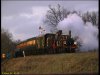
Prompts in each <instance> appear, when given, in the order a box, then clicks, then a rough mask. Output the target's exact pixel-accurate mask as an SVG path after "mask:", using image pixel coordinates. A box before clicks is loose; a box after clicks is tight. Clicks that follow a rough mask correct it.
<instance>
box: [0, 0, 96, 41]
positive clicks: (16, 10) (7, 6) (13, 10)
mask: <svg viewBox="0 0 100 75" xmlns="http://www.w3.org/2000/svg"><path fill="white" fill-rule="evenodd" d="M57 4H60V5H61V6H62V7H64V8H66V9H68V10H77V11H81V12H86V11H88V10H89V11H98V1H97V0H94V1H93V0H91V1H79V0H77V1H3V0H2V1H1V26H2V27H3V28H5V29H8V30H9V32H10V33H12V34H13V39H14V40H18V39H20V40H25V39H28V38H31V37H34V36H38V35H39V34H40V32H39V26H42V27H43V28H44V29H45V30H46V31H47V32H49V30H48V29H46V27H45V26H44V25H45V24H43V20H44V18H45V14H46V12H47V10H48V5H53V6H56V5H57Z"/></svg>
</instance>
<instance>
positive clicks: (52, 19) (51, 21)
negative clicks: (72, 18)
mask: <svg viewBox="0 0 100 75" xmlns="http://www.w3.org/2000/svg"><path fill="white" fill-rule="evenodd" d="M69 13H70V11H67V10H66V9H64V8H63V7H61V6H60V5H59V4H58V5H57V7H56V8H54V7H51V5H49V10H48V11H47V14H46V19H45V21H44V22H45V23H46V24H47V25H49V26H51V27H53V29H52V30H51V31H52V32H53V31H54V30H57V28H56V27H57V25H58V23H59V22H60V21H62V20H63V19H64V18H66V17H67V15H68V14H69Z"/></svg>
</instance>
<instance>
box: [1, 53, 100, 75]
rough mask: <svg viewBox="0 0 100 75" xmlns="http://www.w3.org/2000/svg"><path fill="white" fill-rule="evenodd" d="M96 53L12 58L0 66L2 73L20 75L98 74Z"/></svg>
mask: <svg viewBox="0 0 100 75" xmlns="http://www.w3.org/2000/svg"><path fill="white" fill-rule="evenodd" d="M98 62H99V59H98V52H87V53H86V52H85V53H64V54H52V55H37V56H27V57H25V58H24V57H20V58H16V59H15V58H13V59H11V60H8V61H7V62H5V63H2V65H1V71H2V72H19V73H21V74H68V73H71V74H72V73H98Z"/></svg>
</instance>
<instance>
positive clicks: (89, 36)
mask: <svg viewBox="0 0 100 75" xmlns="http://www.w3.org/2000/svg"><path fill="white" fill-rule="evenodd" d="M57 28H58V29H59V30H62V32H63V34H67V35H68V34H69V33H68V32H69V30H71V32H72V37H73V38H74V37H76V36H78V37H79V39H78V40H77V41H79V42H80V41H82V46H81V47H80V49H81V50H93V49H98V28H97V27H96V26H93V25H92V23H90V22H87V23H86V24H84V22H83V20H82V18H81V17H80V16H78V15H77V14H70V15H69V16H68V17H67V18H65V19H64V20H63V21H61V22H59V24H58V26H57Z"/></svg>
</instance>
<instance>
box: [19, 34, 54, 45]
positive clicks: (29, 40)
mask: <svg viewBox="0 0 100 75" xmlns="http://www.w3.org/2000/svg"><path fill="white" fill-rule="evenodd" d="M46 35H55V34H52V33H46V34H42V35H39V36H36V37H32V38H29V39H26V40H24V41H21V42H20V43H19V44H21V43H24V42H26V41H30V40H32V39H36V38H39V37H43V36H46ZM19 44H18V45H19Z"/></svg>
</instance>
